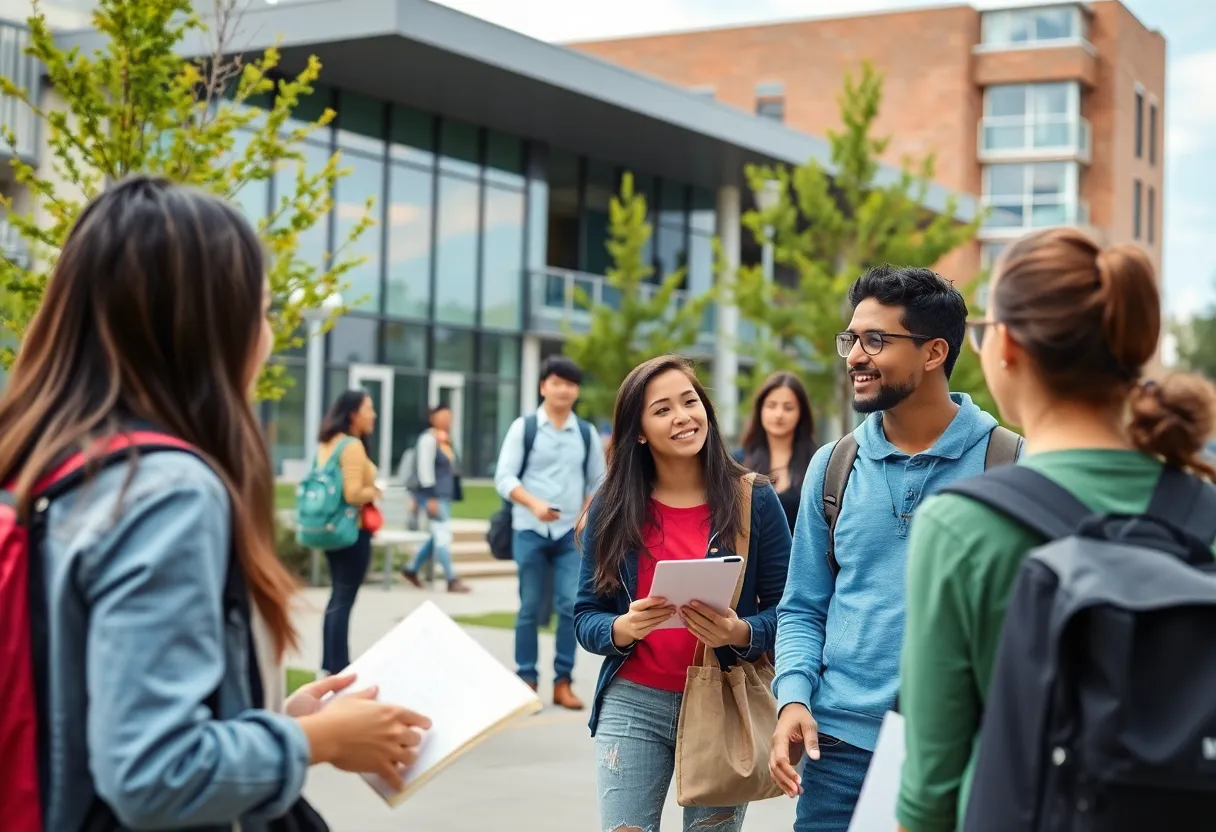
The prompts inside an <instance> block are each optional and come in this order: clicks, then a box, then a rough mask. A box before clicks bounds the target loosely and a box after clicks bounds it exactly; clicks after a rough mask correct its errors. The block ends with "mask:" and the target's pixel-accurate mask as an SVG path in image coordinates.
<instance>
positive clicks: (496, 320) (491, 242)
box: [481, 187, 525, 330]
mask: <svg viewBox="0 0 1216 832" xmlns="http://www.w3.org/2000/svg"><path fill="white" fill-rule="evenodd" d="M524 210H525V206H524V194H523V191H515V190H506V189H504V188H493V187H487V188H486V189H485V231H484V233H483V237H482V243H483V245H484V246H485V256H484V258H483V260H482V262H483V268H482V278H481V320H482V323H483V324H484V325H485V326H492V327H501V328H503V329H512V330H518V329H519V328H520V326H521V325H522V324H523V309H522V308H521V304H520V294H521V291H522V289H523V274H524Z"/></svg>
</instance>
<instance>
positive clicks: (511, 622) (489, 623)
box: [452, 612, 554, 633]
mask: <svg viewBox="0 0 1216 832" xmlns="http://www.w3.org/2000/svg"><path fill="white" fill-rule="evenodd" d="M452 620H453V621H455V622H456V623H457V624H463V625H465V626H466V627H494V628H496V629H499V630H514V629H515V613H513V612H483V613H478V614H477V615H454V616H452ZM553 630H554V624H553V620H552V619H550V621H549V623H548V624H546V625H545V626H544V627H541V632H544V633H551V632H553Z"/></svg>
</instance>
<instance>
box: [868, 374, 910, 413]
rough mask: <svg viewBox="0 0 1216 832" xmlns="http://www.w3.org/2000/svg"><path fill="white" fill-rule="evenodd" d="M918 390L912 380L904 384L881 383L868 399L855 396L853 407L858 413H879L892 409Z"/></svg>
mask: <svg viewBox="0 0 1216 832" xmlns="http://www.w3.org/2000/svg"><path fill="white" fill-rule="evenodd" d="M915 392H916V386H915V385H914V384H912V382H910V381H905V382H903V383H902V384H880V385H879V386H878V392H877V393H876V394H875V395H874V396H872V397H871V398H868V399H859V398H857V397H856V396H854V397H853V409H854V410H856V411H857V412H858V413H878V412H879V411H882V410H891V409H892V408H894V407H896V406H898V405H900V404H902V403H903V401H904V400H905V399H907V398H908V396H911V395H912V394H913V393H915Z"/></svg>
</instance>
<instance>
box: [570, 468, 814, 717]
mask: <svg viewBox="0 0 1216 832" xmlns="http://www.w3.org/2000/svg"><path fill="white" fill-rule="evenodd" d="M595 514H596V506H595V504H594V503H592V506H591V511H590V512H589V514H588V518H587V525H586V527H585V528H584V529H583V532H582V537H581V544H582V545H581V548H582V555H583V559H582V567H581V573H580V575H579V589H578V600H577V601H575V604H574V634H575V637H576V638H577V639H578V643H579V644H581V645H582V646H583V649H584V650H587V651H588V652H590V653H595V654H597V655H600V656H604V663H603V666H602V667H601V668H600V676H599V680H598V681H597V682H596V686H595V701H594V702H593V703H592V706H591V721H590V723H589V725H590V727H591V734H592V736H594V735H595V729H596V725H597V723H598V722H599V715H600V705H601V704H602V703H603V699H604V692H605V691H606V690H607V688H608V684H609V683H610V682H611V681H612V680H613V678H614V677H615V676H616V674H617V672H618V671H619V670H620V669H621V666H622V665H624V664H625V660H626V659H627V658H629V655H630V653H632V652H633V647H632V646H630V647H627V648H625V649H624V650H622V649H620V648H618V647H617V646H616V645H615V644H613V643H612V622H613V621H615V620H616V619H617V617H618V616H621V615H624V614H625V613H626V612H628V611H629V605H630V604H631V603H633V601H634V595H635V594H636V593H637V586H638V555H637V552H629V553H628V554H626V556H625V560H624V563H623V564H622V567H621V571H622V575H621V579H622V583H621V585H620V586H619V587H618V588H617V590H616V592H614V593H613V594H612V595H600V594H598V593H597V592H596V590H595V538H594V537H593V530H594V528H595ZM711 540H712V537H711ZM716 543H717V544H718V545H717V549H718V551H717V553H716V554H715V555H714V557H722V556H724V555H728V554H732V551H731V550H732V549H733V548H734V541H733V540H731V541H716ZM706 556H707V557H708V556H709V553H708V552H706ZM789 561H790V527H789V524H788V523H787V522H786V519H785V512H784V510H782V508H781V503H780V501H779V500H778V499H777V494H776V492H774V491H773V487H772V486H771V485H765V486H762V487H759V486H758V487H757V488H755V489H754V491H753V492H752V527H751V540H750V546H749V548H748V553H747V567H746V569H745V570H744V574H743V590H742V593H741V594H740V596H739V604H738V606H737V607H736V610H735V611H736V612H737V613H738V615H739V617H740V618H742V619H743V620H744V621H746V622H747V623H748V624H749V625H750V626H751V631H752V639H751V644H749V645H748V646H747V649H745V650H744V649H740V650H737V651H736V650H735V649H734V648H730V647H721V648H718V649H717V651H716V653H717V657H718V662H719V663H720V664H721V665H722V666H723V667H730V666H732V665H734V664H735V662H736V661H737V660H738V659H739V658H742V659H743V660H744V661H748V662H754V661H757V660H758V659H759V658H760V657H761V656H762V655H764V654H765V653H771V652H772V651H773V647H774V646H775V645H776V643H777V602H779V601H780V600H781V595H782V593H783V592H784V591H785V574H786V570H787V569H788V567H789Z"/></svg>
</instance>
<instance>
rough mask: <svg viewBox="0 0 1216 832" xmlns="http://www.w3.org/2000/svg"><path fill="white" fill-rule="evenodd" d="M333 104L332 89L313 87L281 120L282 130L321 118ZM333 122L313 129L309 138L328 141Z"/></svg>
mask: <svg viewBox="0 0 1216 832" xmlns="http://www.w3.org/2000/svg"><path fill="white" fill-rule="evenodd" d="M333 106H334V95H333V90H331V89H329V88H328V87H323V86H321V85H319V84H318V85H315V86H314V87H313V93H312V95H302V96H300V99H299V101H297V102H296V106H295V108H294V109H293V110H292V111H291V115H290V116H288V117H287V120H286V121H285V122H283V128H282V129H283V130H284V132H288V131H291V130H295V129H297V128H299V127H304V126H307V125H309V124H314V123H316V121H317V120H318V119H319V118H321V116H322V115H323V114H324V113H325V111H326V110H327V109H329V108H332V107H333ZM332 128H333V122H330V123H329V126H327V127H325V128H322V129H321V130H316V131H314V132H313V133H312V134H311V135H310V136H309V139H310V140H312V141H317V142H324V143H325V144H328V143H329V140H330V135H331V132H330V131H331V129H332Z"/></svg>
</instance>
